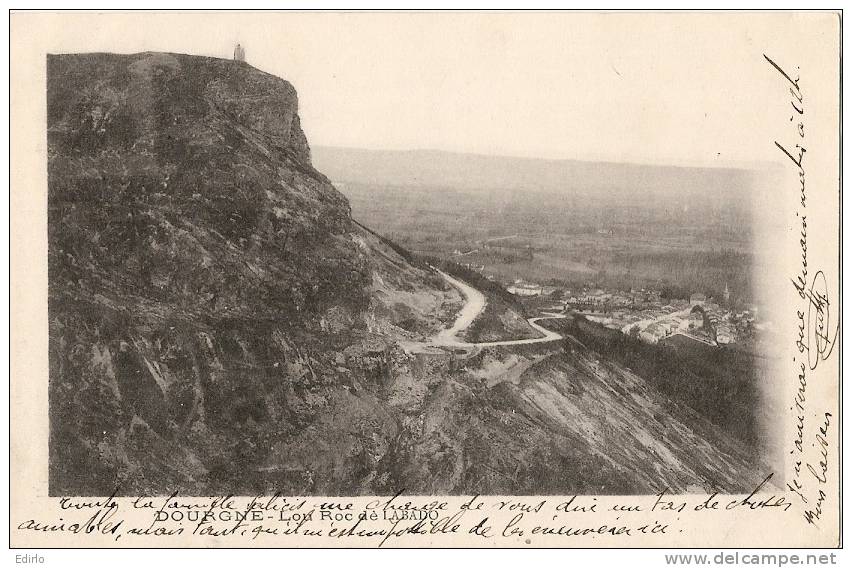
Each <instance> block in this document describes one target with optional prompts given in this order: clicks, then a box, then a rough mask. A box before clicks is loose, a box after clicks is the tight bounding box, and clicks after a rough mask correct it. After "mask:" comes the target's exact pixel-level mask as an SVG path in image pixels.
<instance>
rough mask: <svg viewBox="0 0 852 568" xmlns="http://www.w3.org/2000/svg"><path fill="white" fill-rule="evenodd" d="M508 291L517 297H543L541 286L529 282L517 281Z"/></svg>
mask: <svg viewBox="0 0 852 568" xmlns="http://www.w3.org/2000/svg"><path fill="white" fill-rule="evenodd" d="M508 290H509V293H510V294H514V295H516V296H541V286H540V285H538V284H532V283H529V282H523V281H517V282H515V283H514V284H512V285H511V286H509V288H508Z"/></svg>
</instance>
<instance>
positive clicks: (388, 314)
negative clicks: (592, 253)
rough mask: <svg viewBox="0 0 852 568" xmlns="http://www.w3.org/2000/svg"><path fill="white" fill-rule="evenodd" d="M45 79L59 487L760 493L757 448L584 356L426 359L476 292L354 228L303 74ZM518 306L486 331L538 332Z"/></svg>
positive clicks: (167, 70)
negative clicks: (330, 171)
mask: <svg viewBox="0 0 852 568" xmlns="http://www.w3.org/2000/svg"><path fill="white" fill-rule="evenodd" d="M47 78H48V91H47V122H48V132H47V140H48V210H49V215H48V222H49V321H50V328H49V332H50V342H49V348H50V388H49V394H50V450H49V451H50V492H51V494H52V495H94V494H110V493H112V492H113V491H117V492H118V493H119V494H121V495H139V494H167V493H171V492H172V491H176V490H177V491H180V492H181V493H182V494H185V495H214V494H225V493H235V494H260V493H267V494H271V493H274V492H281V493H282V494H290V495H296V494H314V495H340V494H348V495H356V494H393V493H396V492H397V491H399V490H405V491H407V492H410V493H421V494H422V493H456V494H460V493H495V494H507V493H573V492H599V493H631V492H653V491H656V490H657V489H658V487H657V484H658V483H662V482H665V483H667V484H668V486H669V487H670V488H672V489H681V490H687V489H690V488H696V489H698V490H708V491H710V490H715V489H717V488H718V489H721V490H738V489H744V488H747V487H748V486H749V485H751V484H752V483H754V482H755V480H756V479H757V478H758V476H759V473H758V472H757V470H756V469H755V468H754V461H753V459H752V457H751V456H752V454H751V452H750V449H749V448H748V447H747V445H746V444H744V443H743V442H741V441H739V440H736V439H734V438H732V437H730V436H728V435H727V434H726V433H725V432H724V431H723V430H722V429H720V428H719V427H718V426H717V425H715V424H713V423H711V422H710V421H708V420H707V419H706V418H705V417H702V416H700V415H698V414H697V413H695V412H694V411H692V410H690V409H688V408H683V407H682V406H681V405H678V404H677V403H676V402H674V401H672V400H671V399H670V398H669V397H667V396H665V395H663V394H662V393H661V392H659V391H657V390H656V389H654V388H653V387H652V386H651V385H650V384H649V383H647V382H646V381H644V380H643V379H642V378H641V377H639V376H637V375H635V374H633V373H632V372H630V371H629V370H627V369H625V368H623V367H620V366H619V365H617V364H616V363H614V362H612V361H608V360H606V358H605V354H600V353H593V352H592V351H590V350H589V349H587V348H586V347H585V346H583V345H582V344H581V343H577V342H576V341H575V342H570V341H568V340H567V339H566V340H565V341H564V342H561V341H560V342H552V343H541V344H533V345H526V346H518V347H513V346H505V347H484V348H482V349H476V350H473V351H470V352H468V353H467V354H465V356H464V357H461V356H460V355H459V354H458V353H457V352H456V351H457V350H454V349H446V348H444V349H441V348H429V349H427V348H423V349H412V348H411V346H412V345H424V344H426V343H428V341H429V338H431V337H435V336H436V335H438V334H439V332H440V331H441V330H442V329H446V328H447V327H448V326H450V325H452V322H453V321H454V319H455V317H456V314H457V313H458V312H459V310H460V309H461V308H462V305H463V303H464V298H463V297H462V294H461V293H460V292H459V291H458V289H457V288H455V287H453V286H450V285H449V284H448V283H447V281H446V280H445V279H444V278H442V277H441V275H440V274H439V273H438V272H436V271H435V270H433V269H432V268H431V267H430V266H428V265H427V264H426V263H425V262H422V261H419V260H418V259H416V258H415V257H413V256H412V255H411V254H409V253H408V252H407V251H406V250H404V249H402V248H400V247H398V246H396V245H395V244H394V243H393V242H391V241H388V240H386V239H384V238H383V237H381V236H379V235H377V234H375V233H374V232H372V231H371V230H369V229H367V228H365V227H363V226H361V225H360V224H358V223H357V222H355V221H354V220H353V219H352V218H351V215H350V208H349V204H348V202H347V200H346V198H345V197H344V196H343V195H341V194H340V193H339V192H338V191H337V190H336V189H335V188H334V187H333V186H332V184H331V183H330V182H329V180H328V179H327V178H326V177H325V176H324V175H323V174H322V173H320V172H318V171H317V170H316V169H315V168H314V167H313V166H312V164H311V151H310V148H309V145H308V142H307V140H306V137H305V134H304V132H303V131H302V128H301V125H300V122H299V115H298V100H297V95H296V91H295V89H294V88H293V87H292V85H290V84H289V83H288V82H286V81H284V80H282V79H280V78H278V77H274V76H272V75H269V74H267V73H264V72H261V71H259V70H257V69H255V68H253V67H251V66H250V65H249V64H247V63H245V62H243V61H231V60H222V59H215V58H207V57H196V56H187V55H178V54H167V53H141V54H135V55H113V54H85V55H53V56H49V57H48V60H47ZM509 304H510V302H509V301H508V300H501V301H499V302H498V301H492V302H490V303H489V306H491V307H490V308H489V309H492V310H493V309H497V308H495V306H497V307H499V310H500V312H499V313H494V314H491V315H488V313H487V314H486V315H488V317H489V318H490V320H489V321H494V322H500V321H509V322H510V323H511V324H512V325H511V328H512V330H513V332H514V333H518V334H522V335H523V334H527V335H529V329H520V328H519V326H522V324H523V318H521V319H520V322H521V323H520V324H519V323H518V321H519V317H520V316H519V315H518V313H519V312H518V310H517V309H516V308H515V307H512V306H510V305H509ZM533 335H534V334H533ZM485 336H486V337H488V338H489V340H493V339H499V338H500V336H499V335H495V334H493V333H491V332H490V331H489V333H488V334H486V335H485ZM661 479H662V481H660V480H661Z"/></svg>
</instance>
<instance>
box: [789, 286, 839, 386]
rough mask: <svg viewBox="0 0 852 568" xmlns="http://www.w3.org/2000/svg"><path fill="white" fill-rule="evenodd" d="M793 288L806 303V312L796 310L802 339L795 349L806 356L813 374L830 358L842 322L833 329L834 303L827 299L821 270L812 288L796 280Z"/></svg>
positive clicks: (826, 289)
mask: <svg viewBox="0 0 852 568" xmlns="http://www.w3.org/2000/svg"><path fill="white" fill-rule="evenodd" d="M793 286H795V288H796V290H797V291H798V293H799V296H800V297H801V298H802V299H803V300H807V302H808V307H807V310H797V312H796V315H797V317H798V318H799V337H798V339H797V340H796V348H797V349H798V350H799V353H806V354H807V360H808V367H809V368H810V369H811V371H813V370H814V369H816V368H817V366H819V364H820V362H822V361H825V360H826V359H828V358H829V357H830V356H831V353H832V351H833V350H834V345H835V343H836V341H837V335H838V333H839V331H840V322H837V323H836V324H835V325H834V326H833V327H832V324H833V323H834V322H833V321H832V313H831V301H830V300H829V298H828V284H827V282H826V279H825V274H824V273H823V271H822V270H820V271H818V272H817V273H816V274H815V275H814V278H813V280H812V281H811V285H810V287H805V286H803V285H802V284H801V280H793Z"/></svg>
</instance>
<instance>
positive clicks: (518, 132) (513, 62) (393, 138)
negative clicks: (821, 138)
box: [55, 12, 819, 165]
mask: <svg viewBox="0 0 852 568" xmlns="http://www.w3.org/2000/svg"><path fill="white" fill-rule="evenodd" d="M134 17H135V18H137V20H136V21H135V24H134V25H124V26H121V29H116V23H115V18H104V20H103V22H102V25H98V24H97V23H96V24H95V25H92V24H91V23H90V22H88V23H87V24H86V26H85V31H84V32H82V33H80V34H78V35H76V36H73V37H71V38H65V39H63V40H62V41H61V42H60V43H59V44H58V45H56V46H55V51H67V52H72V51H117V52H128V53H129V52H136V51H148V50H151V51H173V52H184V53H193V54H200V55H214V56H219V57H231V55H232V53H233V46H234V44H235V43H236V42H237V41H240V42H241V43H242V44H243V46H244V47H245V49H246V52H247V60H248V62H249V63H251V64H252V65H254V66H255V67H257V68H259V69H262V70H264V71H267V72H270V73H273V74H275V75H278V76H280V77H283V78H285V79H287V80H288V81H290V82H292V83H293V84H294V85H295V86H296V89H297V90H298V92H299V97H300V107H301V109H300V114H301V117H302V124H303V127H304V129H305V131H306V134H307V136H308V140H309V142H310V143H311V144H312V145H330V146H352V147H361V148H382V149H418V148H430V149H443V150H459V151H470V152H478V153H492V154H505V155H516V156H537V157H549V158H576V159H609V160H629V161H638V162H654V163H674V164H704V165H712V164H719V165H722V164H729V163H732V162H750V161H760V160H765V159H766V158H767V156H770V157H775V155H774V154H771V149H770V147H771V144H770V143H769V140H768V138H767V135H766V129H765V128H763V126H764V125H763V122H766V121H769V120H774V121H776V122H777V113H776V114H775V116H771V117H770V116H768V113H767V112H766V109H767V104H766V102H765V100H763V99H765V94H762V93H766V92H768V91H770V90H773V89H774V90H775V91H777V92H780V93H781V96H780V98H779V101H778V104H779V105H783V104H785V101H784V89H785V86H784V85H783V84H782V83H779V81H778V75H777V73H776V72H774V71H773V70H771V69H769V67H768V65H767V64H766V62H765V61H764V60H763V57H762V54H763V53H764V52H770V53H781V52H784V51H785V50H786V52H788V53H789V52H790V49H792V48H791V45H790V43H791V42H789V41H785V38H784V36H785V32H784V30H783V29H781V28H782V27H783V26H777V27H776V26H773V25H771V23H772V22H769V21H768V20H767V16H766V15H765V14H764V15H763V16H762V20H761V23H760V24H759V25H758V24H757V23H756V22H755V21H753V20H749V17H748V15H747V14H743V13H740V14H739V15H738V19H737V20H736V22H735V21H734V20H732V19H731V18H730V17H726V16H725V15H724V14H714V15H709V14H701V15H696V14H678V15H665V14H661V13H657V14H654V15H653V19H651V18H649V17H646V16H643V15H642V14H636V13H632V14H578V13H572V14H566V13H559V14H556V13H524V14H520V15H519V14H510V13H476V14H473V13H459V12H455V13H441V14H426V15H423V14H411V13H382V14H363V13H362V14H354V13H344V14H319V13H254V14H234V13H229V14H199V13H193V14H177V13H169V14H166V15H158V14H136V15H134ZM64 18H65V21H64V23H63V25H64V26H69V25H73V22H74V17H73V15H69V14H65V15H64ZM116 34H119V36H120V37H121V41H120V42H117V41H116V39H115V38H116ZM776 35H778V36H780V37H778V38H777V39H775V38H776ZM756 37H757V38H760V39H758V40H756V39H755V38H756ZM818 40H819V38H814V41H818ZM782 64H783V63H782Z"/></svg>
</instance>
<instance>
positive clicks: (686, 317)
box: [507, 280, 759, 346]
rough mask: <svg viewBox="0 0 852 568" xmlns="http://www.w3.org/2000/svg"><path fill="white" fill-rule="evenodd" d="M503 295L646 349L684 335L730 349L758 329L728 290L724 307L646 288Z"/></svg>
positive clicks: (527, 286)
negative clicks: (539, 300)
mask: <svg viewBox="0 0 852 568" xmlns="http://www.w3.org/2000/svg"><path fill="white" fill-rule="evenodd" d="M507 289H508V291H509V292H510V293H512V294H514V295H516V296H521V297H524V298H533V297H543V298H548V299H550V300H554V301H555V302H559V303H561V304H562V306H563V309H564V310H565V311H568V312H572V313H575V314H580V315H583V316H585V317H586V319H588V320H590V321H595V322H598V323H600V324H601V325H603V326H605V327H608V328H610V329H616V330H619V331H621V332H622V333H625V334H628V335H631V336H633V337H637V338H639V339H641V340H642V341H645V342H647V343H658V342H659V341H661V340H663V339H666V338H669V337H673V336H676V335H682V336H685V337H689V338H691V339H694V340H696V341H700V342H702V343H706V344H708V345H713V346H722V345H729V344H732V343H737V342H741V341H745V340H747V339H749V338H751V337H752V335H753V333H754V331H755V329H757V326H758V325H759V324H757V323H756V319H757V308H756V307H755V306H748V307H746V308H744V309H739V310H735V309H733V308H731V307H730V306H729V302H728V300H729V295H728V290H727V286H726V287H725V295H724V298H723V299H722V304H719V303H717V302H716V301H715V300H714V299H713V298H708V297H707V296H705V295H704V294H702V293H694V294H692V295H691V296H690V298H689V300H684V299H671V298H670V299H664V298H663V297H662V295H661V292H660V291H659V290H654V289H645V288H642V289H638V290H636V289H631V290H630V291H619V290H607V289H603V288H591V287H584V288H582V289H581V290H562V289H558V288H557V287H555V286H542V285H539V284H535V283H532V282H525V281H522V280H518V281H515V282H514V283H513V284H511V285H510V286H508V288H507Z"/></svg>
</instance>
